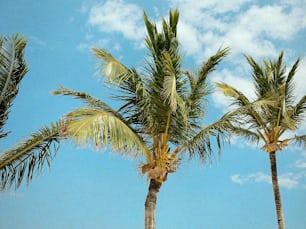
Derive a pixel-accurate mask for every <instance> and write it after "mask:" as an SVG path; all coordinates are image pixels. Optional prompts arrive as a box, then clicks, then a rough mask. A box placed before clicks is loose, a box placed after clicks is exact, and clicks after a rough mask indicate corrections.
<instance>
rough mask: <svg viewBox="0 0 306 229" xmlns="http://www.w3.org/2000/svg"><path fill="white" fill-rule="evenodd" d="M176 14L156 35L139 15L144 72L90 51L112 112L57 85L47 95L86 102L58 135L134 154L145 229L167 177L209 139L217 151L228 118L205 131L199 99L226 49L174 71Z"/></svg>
mask: <svg viewBox="0 0 306 229" xmlns="http://www.w3.org/2000/svg"><path fill="white" fill-rule="evenodd" d="M178 20H179V12H178V11H177V10H174V11H170V13H169V21H168V22H167V21H166V20H165V19H163V20H162V32H158V30H157V27H156V25H155V24H154V23H152V22H150V21H149V19H148V17H147V15H146V14H144V21H145V25H146V29H147V37H146V39H145V41H146V45H147V48H148V50H149V52H150V56H149V57H148V58H147V67H146V68H145V69H146V70H145V71H144V72H141V73H139V72H138V71H137V70H136V68H133V67H131V68H129V67H127V66H125V65H123V64H122V63H120V62H119V61H118V60H117V59H115V57H113V56H112V55H111V54H110V53H108V52H107V51H106V50H104V49H100V48H94V49H93V52H94V54H95V55H96V56H97V57H98V58H99V59H100V60H102V63H103V67H102V74H103V75H105V79H106V83H108V84H109V85H111V86H112V87H114V88H116V89H118V93H119V94H117V96H116V98H117V101H118V104H120V105H118V106H119V108H118V109H116V110H115V109H113V108H111V107H110V106H109V105H107V104H106V103H105V102H102V101H101V100H98V99H96V98H94V97H92V96H90V95H89V94H87V93H84V92H77V91H74V90H70V89H67V88H64V87H60V88H59V89H58V90H56V91H54V94H58V95H65V96H66V95H68V96H74V97H76V98H78V99H81V100H83V101H85V102H86V103H87V106H86V107H84V108H80V109H76V110H74V111H72V112H70V113H69V114H67V115H66V117H65V120H66V124H65V128H64V130H63V132H62V135H63V136H65V137H67V138H69V139H72V140H74V141H75V142H76V143H77V144H87V145H93V146H94V147H97V148H104V147H105V146H106V145H109V146H110V147H111V149H112V150H113V151H118V152H120V153H122V154H128V155H131V156H132V157H137V156H142V157H143V159H144V161H143V162H142V163H141V164H140V166H139V167H140V169H141V172H142V174H146V175H147V178H148V180H149V188H148V194H147V197H146V200H145V228H146V229H154V228H155V208H156V201H157V194H158V192H159V190H160V188H161V186H162V184H163V182H165V181H166V179H167V176H168V174H169V173H174V172H175V171H176V170H177V168H178V167H179V165H180V163H181V161H182V159H183V158H184V156H186V153H189V154H187V155H189V156H190V157H194V156H198V157H199V158H201V159H202V160H204V161H205V160H206V159H209V158H210V156H211V155H212V146H211V139H210V138H211V136H215V137H216V139H217V143H218V146H220V136H221V137H224V134H226V133H225V131H224V128H226V125H227V123H228V119H229V117H227V116H226V115H225V116H224V117H223V118H222V119H220V120H218V121H216V122H214V123H212V124H210V125H207V126H204V125H203V123H202V121H203V117H204V116H205V115H206V113H205V106H204V103H203V100H204V99H205V97H206V96H207V95H208V94H209V90H208V85H207V82H206V79H207V76H208V74H209V73H210V72H212V71H213V70H214V69H215V67H216V65H217V64H218V63H219V62H220V61H221V60H222V58H224V57H225V56H226V55H227V53H228V51H229V49H228V48H225V49H222V50H218V51H217V53H216V54H215V55H213V56H211V57H210V58H209V59H208V60H207V61H206V62H204V63H203V64H202V66H201V67H200V68H199V70H198V71H197V72H196V73H191V72H189V71H186V70H182V57H181V55H180V53H179V42H178V39H177V24H178Z"/></svg>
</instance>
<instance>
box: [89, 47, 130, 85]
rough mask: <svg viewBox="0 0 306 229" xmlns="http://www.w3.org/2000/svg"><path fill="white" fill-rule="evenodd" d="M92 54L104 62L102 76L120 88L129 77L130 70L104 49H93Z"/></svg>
mask: <svg viewBox="0 0 306 229" xmlns="http://www.w3.org/2000/svg"><path fill="white" fill-rule="evenodd" d="M92 52H93V53H94V54H95V56H96V57H98V58H99V59H101V60H102V63H103V65H102V68H101V70H102V73H103V74H102V75H105V76H106V78H107V82H108V83H109V84H113V85H116V86H119V85H120V84H121V82H122V81H123V80H125V79H126V78H127V77H128V76H129V71H128V68H127V67H125V66H124V65H123V64H122V63H120V62H119V61H118V60H117V59H116V58H114V57H113V56H112V55H111V54H110V53H108V52H107V51H106V50H104V49H102V48H93V49H92Z"/></svg>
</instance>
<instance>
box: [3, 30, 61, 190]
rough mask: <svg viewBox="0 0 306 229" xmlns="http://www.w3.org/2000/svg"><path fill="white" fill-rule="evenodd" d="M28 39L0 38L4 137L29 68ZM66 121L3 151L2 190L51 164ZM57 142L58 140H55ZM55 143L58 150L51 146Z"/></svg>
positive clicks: (19, 37)
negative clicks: (25, 54)
mask: <svg viewBox="0 0 306 229" xmlns="http://www.w3.org/2000/svg"><path fill="white" fill-rule="evenodd" d="M26 44H27V40H26V39H25V38H23V37H22V36H20V35H18V34H15V35H13V36H12V37H11V38H8V37H1V38H0V138H3V137H5V136H7V134H8V133H5V132H4V131H3V128H4V125H5V123H6V120H7V119H8V115H9V111H10V107H11V106H12V104H13V100H14V99H15V97H16V95H17V93H18V90H19V84H20V82H21V80H22V79H23V77H24V76H25V75H26V73H27V72H28V67H27V64H26V61H25V58H24V50H25V47H26ZM61 123H62V122H60V121H59V122H58V123H56V124H51V126H50V127H43V128H42V129H41V130H39V131H38V132H36V133H33V134H31V136H30V137H29V138H28V139H25V140H24V141H22V142H20V143H19V144H17V145H16V146H14V147H12V148H11V149H9V150H6V151H5V152H3V153H1V154H0V178H1V183H0V190H4V189H6V188H7V187H10V186H12V185H15V187H16V188H17V187H19V185H20V183H21V182H22V179H23V178H24V177H25V176H26V177H27V182H29V181H30V180H31V179H32V177H33V174H34V173H35V172H40V171H41V169H42V167H43V165H44V164H45V162H46V163H48V164H50V161H51V159H52V158H53V157H54V152H56V147H57V146H56V145H54V144H56V142H57V141H58V140H59V138H60V137H59V135H58V133H59V132H58V130H59V129H60V128H59V127H60V126H61V125H60V124H61ZM53 143H54V144H53ZM51 146H55V150H54V151H53V150H50V148H51Z"/></svg>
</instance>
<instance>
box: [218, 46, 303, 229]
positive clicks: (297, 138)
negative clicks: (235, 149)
mask: <svg viewBox="0 0 306 229" xmlns="http://www.w3.org/2000/svg"><path fill="white" fill-rule="evenodd" d="M283 57H284V53H283V52H281V53H280V55H279V57H278V58H277V59H276V60H274V61H271V60H270V61H268V60H264V61H263V65H262V66H261V65H260V64H258V63H257V62H256V61H255V60H254V59H253V58H252V57H250V56H246V60H247V61H248V63H249V64H250V66H251V67H252V78H253V82H254V85H255V93H256V98H255V100H253V101H252V100H251V99H248V98H247V97H246V96H245V95H244V94H243V93H242V92H240V91H239V90H237V89H235V88H234V87H232V86H230V85H227V84H225V83H217V84H216V85H217V87H219V88H220V89H221V91H222V92H223V93H224V94H225V95H226V96H229V97H230V98H231V99H232V101H233V103H232V106H233V107H234V108H235V109H236V111H233V112H236V114H235V115H236V120H240V122H236V123H233V126H232V131H233V132H234V133H236V134H237V135H238V136H242V137H245V138H246V139H248V140H251V141H252V142H256V143H259V142H262V143H263V146H262V148H261V149H262V150H263V151H266V152H267V153H268V154H269V159H270V166H271V174H272V176H271V179H272V185H273V192H274V200H275V206H276V213H277V221H278V227H279V229H284V228H285V222H284V216H283V210H282V203H281V196H280V191H279V184H278V177H277V166H276V153H277V152H279V151H281V150H282V149H283V148H285V147H286V146H288V144H289V143H297V144H300V145H302V146H303V147H306V135H298V132H297V131H298V128H299V126H300V124H301V123H302V121H304V120H305V113H306V95H304V96H303V97H302V98H300V99H299V101H298V102H297V103H295V101H296V98H295V96H294V94H293V92H294V81H293V79H294V76H295V73H296V70H297V68H298V65H299V62H300V59H297V60H296V62H295V63H294V64H293V66H292V67H291V69H290V70H289V71H288V73H287V72H286V65H285V64H284V63H283ZM239 109H240V110H239ZM292 132H295V134H293V135H292V136H291V137H288V136H290V134H292Z"/></svg>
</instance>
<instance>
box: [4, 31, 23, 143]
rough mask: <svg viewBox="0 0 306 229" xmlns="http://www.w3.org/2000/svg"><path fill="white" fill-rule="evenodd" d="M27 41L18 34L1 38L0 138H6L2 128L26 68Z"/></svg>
mask: <svg viewBox="0 0 306 229" xmlns="http://www.w3.org/2000/svg"><path fill="white" fill-rule="evenodd" d="M26 44H27V40H26V39H24V38H23V37H22V36H19V35H18V34H16V35H13V36H12V38H10V39H8V38H6V37H4V38H1V42H0V137H4V136H6V133H4V132H3V126H4V124H5V122H6V120H7V118H8V114H9V110H10V107H11V105H12V103H13V100H14V99H15V97H16V95H17V93H18V90H19V84H20V82H21V80H22V79H23V77H24V76H25V74H26V73H27V72H28V67H27V64H26V62H25V59H24V49H25V46H26Z"/></svg>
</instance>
